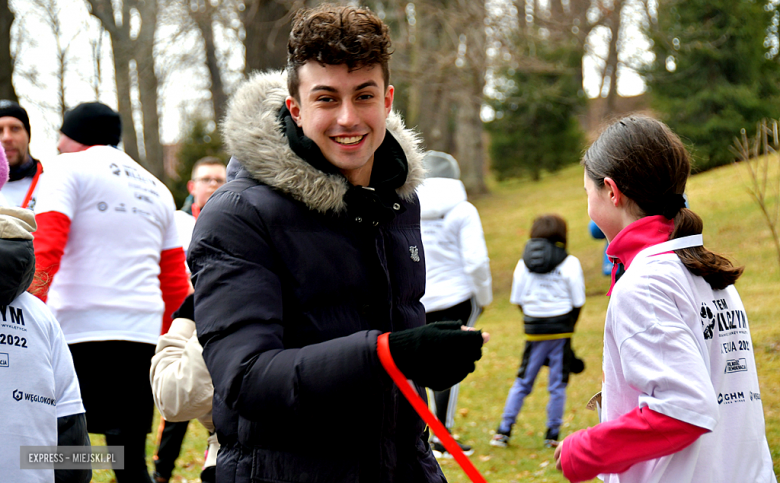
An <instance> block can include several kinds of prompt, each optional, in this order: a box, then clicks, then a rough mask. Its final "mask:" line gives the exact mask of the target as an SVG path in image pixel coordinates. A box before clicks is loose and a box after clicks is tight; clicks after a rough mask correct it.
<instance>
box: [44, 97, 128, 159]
mask: <svg viewBox="0 0 780 483" xmlns="http://www.w3.org/2000/svg"><path fill="white" fill-rule="evenodd" d="M121 137H122V119H121V118H120V117H119V114H118V113H117V112H115V111H114V110H113V109H111V108H110V107H108V106H107V105H105V104H102V103H100V102H85V103H83V104H79V105H78V106H76V107H74V108H73V109H71V110H70V111H68V112H66V113H65V117H64V118H63V119H62V127H61V128H60V141H59V142H58V143H57V149H58V150H59V151H60V153H63V154H64V153H76V152H79V151H84V150H86V149H87V148H89V147H91V146H115V147H116V146H117V145H118V144H119V141H120V140H121Z"/></svg>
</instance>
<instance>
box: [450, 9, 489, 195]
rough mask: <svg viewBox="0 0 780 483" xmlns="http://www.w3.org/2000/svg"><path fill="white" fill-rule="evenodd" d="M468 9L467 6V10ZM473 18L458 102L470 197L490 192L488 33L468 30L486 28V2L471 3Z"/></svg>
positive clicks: (458, 135) (457, 136)
mask: <svg viewBox="0 0 780 483" xmlns="http://www.w3.org/2000/svg"><path fill="white" fill-rule="evenodd" d="M464 7H465V6H464ZM466 8H467V9H468V11H469V15H468V17H470V18H467V20H466V23H465V24H464V25H462V27H463V28H464V31H465V32H466V34H465V35H466V46H467V47H466V53H465V56H464V57H463V58H464V60H465V63H464V64H463V66H462V67H461V69H460V70H461V71H462V72H461V76H460V81H461V82H460V84H461V85H462V93H461V94H460V95H459V96H458V98H457V113H456V116H455V120H456V122H455V132H454V142H455V152H456V153H457V154H456V156H455V157H456V159H457V160H458V162H459V164H460V169H461V181H463V184H464V185H465V187H466V191H467V192H468V193H469V194H470V195H482V194H485V193H487V192H488V189H487V185H486V184H485V173H484V166H485V161H484V149H483V143H482V119H481V117H480V111H481V110H482V99H483V89H484V87H485V68H486V65H485V64H486V57H485V55H486V54H485V42H486V38H485V29H475V28H468V25H469V24H470V23H472V22H473V24H478V25H482V23H483V20H484V18H485V15H486V12H485V0H470V1H469V2H468V7H466Z"/></svg>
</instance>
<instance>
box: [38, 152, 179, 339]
mask: <svg viewBox="0 0 780 483" xmlns="http://www.w3.org/2000/svg"><path fill="white" fill-rule="evenodd" d="M51 211H54V212H59V213H62V214H64V215H65V216H67V217H68V218H69V219H70V220H71V225H70V233H69V235H68V242H67V245H66V246H65V252H64V254H63V256H62V261H61V264H60V269H59V271H58V272H57V274H56V275H55V276H54V280H53V282H52V284H51V287H50V289H49V299H48V305H49V307H50V308H51V309H52V312H53V313H54V315H55V317H56V318H57V320H59V322H60V324H61V325H62V331H63V332H64V333H65V338H66V340H67V341H68V343H69V344H73V343H76V342H87V341H100V340H128V341H134V342H145V343H149V344H156V343H157V338H158V337H159V335H160V328H161V325H162V314H163V311H164V303H163V300H162V293H161V291H160V282H159V278H158V277H159V275H160V253H161V252H162V251H164V250H168V249H172V248H177V247H180V246H181V243H180V242H179V234H178V232H177V230H176V224H175V222H174V211H175V205H174V202H173V197H172V196H171V193H170V191H168V188H166V187H165V185H163V184H162V183H161V182H160V181H159V180H158V179H157V178H155V177H154V176H152V175H151V174H150V173H149V172H148V171H146V170H145V169H144V168H143V167H141V165H139V164H138V163H136V162H135V161H133V159H132V158H130V157H129V156H127V155H126V154H125V153H123V152H122V151H120V150H118V149H116V148H113V147H110V146H94V147H91V148H89V149H88V150H86V151H82V152H78V153H70V154H61V155H59V156H57V157H56V158H54V159H52V160H51V161H50V162H48V163H47V164H46V176H45V177H42V178H41V182H40V190H39V192H38V202H37V206H36V213H38V214H42V213H46V212H51Z"/></svg>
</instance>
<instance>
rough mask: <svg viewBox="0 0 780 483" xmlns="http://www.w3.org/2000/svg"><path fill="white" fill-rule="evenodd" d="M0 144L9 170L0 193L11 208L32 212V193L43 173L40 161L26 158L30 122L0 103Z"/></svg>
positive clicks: (10, 105)
mask: <svg viewBox="0 0 780 483" xmlns="http://www.w3.org/2000/svg"><path fill="white" fill-rule="evenodd" d="M0 144H2V146H3V149H5V154H6V158H7V159H8V165H9V166H10V173H9V178H10V179H9V180H8V182H7V183H6V184H5V186H4V187H3V188H2V190H0V194H2V196H4V197H5V199H6V200H7V201H8V203H9V204H10V205H11V206H18V207H21V208H29V209H31V210H32V209H34V208H35V193H36V190H37V187H38V180H39V179H40V176H41V173H43V166H42V165H41V163H40V161H38V160H37V159H35V158H33V157H32V156H31V155H30V118H29V117H28V116H27V111H26V110H25V109H24V108H23V107H22V106H20V105H19V104H18V103H16V102H14V101H9V100H6V99H2V100H0Z"/></svg>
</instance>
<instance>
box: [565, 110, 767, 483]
mask: <svg viewBox="0 0 780 483" xmlns="http://www.w3.org/2000/svg"><path fill="white" fill-rule="evenodd" d="M582 165H583V166H584V168H585V179H584V182H585V191H586V192H587V196H588V215H589V216H590V218H591V219H592V220H593V221H594V222H595V223H596V224H597V225H598V226H599V228H600V229H601V230H602V231H603V232H604V234H605V235H606V237H607V240H608V241H609V242H610V244H609V248H608V249H607V254H608V255H609V256H610V257H611V258H612V260H613V261H614V262H615V269H614V270H613V277H612V287H611V288H610V294H611V296H612V297H611V299H610V303H609V308H608V309H607V317H606V322H605V328H604V360H603V371H604V374H603V379H602V381H603V382H602V405H601V413H600V418H601V423H600V424H598V425H596V426H594V427H592V428H588V429H585V430H582V431H578V432H576V433H574V434H572V435H570V436H569V437H567V438H566V439H565V440H564V441H563V442H562V444H561V445H560V446H559V447H558V448H557V449H556V452H555V458H556V464H557V467H558V469H560V470H562V471H563V474H564V476H565V477H566V478H567V479H569V480H570V481H573V482H578V481H585V480H590V479H592V478H594V477H596V476H597V475H601V477H602V478H603V479H604V481H605V482H606V483H640V482H665V481H670V482H671V481H673V482H675V483H688V482H691V483H692V482H700V483H704V482H706V483H712V482H734V481H750V482H761V483H764V482H766V483H773V482H776V481H777V479H776V477H775V476H774V472H773V467H772V458H771V455H770V452H769V446H768V444H767V440H766V435H765V426H764V414H763V409H762V405H761V392H760V390H759V387H758V377H757V375H756V364H755V359H754V357H753V352H752V347H753V345H752V341H751V338H750V328H749V325H748V320H747V316H746V315H745V309H744V306H743V304H742V301H741V299H740V297H739V294H738V293H737V290H736V288H735V287H734V285H733V284H734V282H736V280H737V279H738V278H739V276H740V275H741V274H742V271H743V268H742V267H734V265H733V264H732V263H731V262H730V261H729V260H728V259H726V258H725V257H723V256H721V255H718V254H717V253H714V252H711V251H709V250H707V249H706V248H705V247H704V246H703V239H702V228H703V222H702V220H701V218H700V217H699V216H698V215H696V213H694V212H693V211H691V210H689V209H688V208H685V199H684V198H683V193H684V192H685V184H686V182H687V180H688V176H689V175H690V159H689V155H688V152H687V151H686V149H685V147H684V146H683V144H682V142H681V141H680V138H679V137H677V135H675V134H674V133H673V132H672V131H671V130H670V129H669V128H668V127H667V126H666V125H665V124H663V123H662V122H660V121H657V120H655V119H652V118H649V117H644V116H632V117H627V118H624V119H622V120H620V121H618V122H616V123H614V124H612V125H610V126H609V127H608V128H607V129H606V130H605V131H604V132H603V133H602V135H601V136H600V137H599V138H598V139H597V140H596V141H595V142H594V143H593V145H591V147H590V148H589V149H588V150H587V152H586V153H585V156H584V157H583V160H582Z"/></svg>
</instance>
